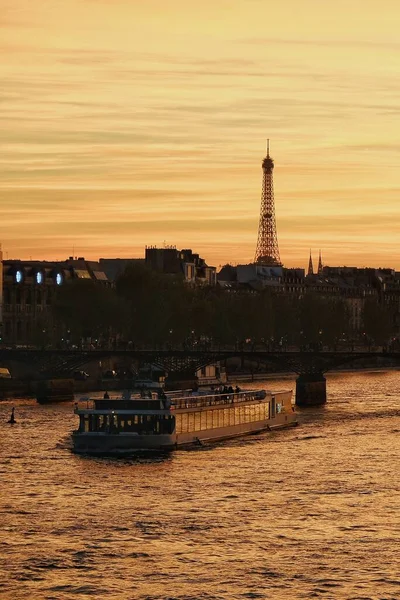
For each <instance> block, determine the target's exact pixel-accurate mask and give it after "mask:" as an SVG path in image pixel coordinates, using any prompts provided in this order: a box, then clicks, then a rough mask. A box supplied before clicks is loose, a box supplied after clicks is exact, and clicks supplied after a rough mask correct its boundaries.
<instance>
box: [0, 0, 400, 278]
mask: <svg viewBox="0 0 400 600" xmlns="http://www.w3.org/2000/svg"><path fill="white" fill-rule="evenodd" d="M399 31H400V3H399V2H398V0H382V1H381V2H376V0H374V1H372V0H346V1H344V0H335V2H328V1H327V0H326V1H325V0H279V1H272V0H237V1H235V0H229V1H228V0H212V1H211V0H202V1H201V2H198V1H196V2H194V1H192V0H186V1H183V0H168V2H166V1H165V0H0V47H1V53H0V81H1V86H0V118H1V138H0V139H1V141H0V145H1V152H0V161H1V178H0V241H1V242H2V245H3V250H4V252H5V256H6V257H8V258H21V259H29V258H30V257H32V259H48V260H54V259H65V258H67V257H68V256H70V255H72V254H73V253H74V254H75V255H79V256H85V257H86V258H88V259H97V258H99V257H141V256H143V255H144V247H145V245H146V244H147V245H158V246H160V247H162V245H163V244H164V243H166V244H171V245H176V246H177V247H178V248H187V247H189V248H192V249H193V250H194V251H196V252H199V253H200V254H201V255H202V256H204V258H206V260H207V262H208V263H209V264H212V265H215V266H217V267H218V266H219V265H222V264H224V263H227V262H232V263H243V262H249V261H252V260H253V258H254V252H255V246H256V241H257V240H256V238H257V229H258V218H259V208H260V193H261V177H262V171H261V162H262V158H263V156H264V155H265V140H266V138H270V139H271V155H272V157H273V158H274V160H275V171H274V184H275V205H276V217H277V229H278V240H279V247H280V254H281V259H282V261H283V263H284V265H285V266H289V267H290V266H301V267H305V266H306V265H307V262H308V254H309V249H310V248H312V249H313V253H314V258H315V260H317V259H318V249H319V248H321V250H322V256H323V261H324V263H325V264H329V265H343V264H346V265H355V266H389V267H392V268H396V269H400V254H399V240H400V203H399V196H400V194H399V192H400V170H399V166H398V164H399V157H400V143H399V139H400V34H399Z"/></svg>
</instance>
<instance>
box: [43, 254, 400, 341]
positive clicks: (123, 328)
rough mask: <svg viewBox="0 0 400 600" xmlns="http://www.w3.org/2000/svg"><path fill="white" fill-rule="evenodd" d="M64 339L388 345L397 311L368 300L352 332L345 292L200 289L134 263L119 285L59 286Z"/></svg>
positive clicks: (57, 312)
mask: <svg viewBox="0 0 400 600" xmlns="http://www.w3.org/2000/svg"><path fill="white" fill-rule="evenodd" d="M53 316H54V323H55V326H54V327H55V329H56V330H57V337H58V339H61V338H63V339H64V341H65V340H66V341H67V342H68V343H71V344H79V343H80V342H81V340H82V339H88V338H91V339H92V340H97V341H98V342H97V343H99V344H103V343H104V344H106V343H110V341H111V340H113V341H114V343H118V344H127V343H129V342H130V343H131V344H135V345H136V346H140V345H150V346H154V345H166V344H167V345H170V346H173V347H177V346H178V345H179V346H182V345H183V347H190V345H193V344H198V343H214V344H221V345H227V344H229V345H232V344H244V343H246V342H247V343H254V344H265V345H266V346H267V345H268V346H271V345H277V344H279V345H284V346H288V345H296V346H302V345H313V344H314V345H315V344H323V345H331V346H332V345H335V344H337V343H338V342H340V340H346V341H352V340H353V341H360V339H361V340H364V341H365V343H369V344H385V343H387V341H388V339H389V338H390V336H391V335H392V333H393V331H392V318H391V315H390V314H389V312H388V311H387V310H385V308H384V307H382V306H381V305H380V304H379V303H377V302H376V301H374V300H368V301H367V302H366V303H365V305H364V312H363V331H362V332H359V333H358V334H357V336H358V339H357V340H356V334H355V332H353V331H351V327H350V324H351V321H350V314H349V311H348V306H347V304H346V302H345V301H344V300H343V299H340V298H335V297H323V296H321V295H317V294H311V293H310V294H305V295H304V296H303V297H302V298H300V299H297V298H293V297H291V296H284V295H281V294H277V293H274V292H273V291H272V290H270V289H264V290H262V291H254V292H250V291H247V290H243V291H241V290H238V291H235V290H233V289H230V290H224V289H222V288H220V287H218V286H216V287H201V288H197V287H196V288H194V287H190V286H188V285H187V284H185V282H184V280H183V278H182V277H179V276H171V275H163V274H159V273H156V272H154V271H152V270H150V269H149V268H148V267H147V266H146V265H142V264H139V265H131V266H130V267H128V268H127V269H126V271H125V272H124V273H123V274H122V275H121V276H120V277H119V278H118V280H117V281H116V284H115V287H113V288H109V287H105V286H100V285H98V284H96V283H94V282H92V281H88V280H75V281H73V282H71V283H69V284H67V285H64V286H62V287H60V288H59V290H58V294H57V296H56V298H55V301H54V305H53Z"/></svg>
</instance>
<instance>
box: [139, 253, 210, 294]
mask: <svg viewBox="0 0 400 600" xmlns="http://www.w3.org/2000/svg"><path fill="white" fill-rule="evenodd" d="M145 262H146V265H148V266H149V267H150V268H151V269H152V270H154V271H158V272H160V273H165V274H171V275H182V276H183V278H184V279H185V281H187V282H188V283H192V284H194V285H215V284H216V281H217V276H216V268H215V267H210V266H209V265H207V263H206V261H205V259H204V258H201V257H200V256H199V255H198V254H195V253H194V252H192V250H190V249H185V250H177V249H176V247H175V246H167V247H165V248H157V247H155V246H146V257H145Z"/></svg>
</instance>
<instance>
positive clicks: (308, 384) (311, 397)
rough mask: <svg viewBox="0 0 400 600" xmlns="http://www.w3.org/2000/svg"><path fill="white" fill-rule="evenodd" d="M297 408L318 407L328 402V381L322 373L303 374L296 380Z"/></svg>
mask: <svg viewBox="0 0 400 600" xmlns="http://www.w3.org/2000/svg"><path fill="white" fill-rule="evenodd" d="M295 402H296V406H318V405H321V404H325V402H326V379H325V377H324V374H323V373H322V372H319V373H301V374H300V375H299V376H298V378H297V379H296V400H295Z"/></svg>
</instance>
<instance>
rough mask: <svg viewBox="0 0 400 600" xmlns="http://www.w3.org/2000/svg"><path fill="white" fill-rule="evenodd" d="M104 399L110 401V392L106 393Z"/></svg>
mask: <svg viewBox="0 0 400 600" xmlns="http://www.w3.org/2000/svg"><path fill="white" fill-rule="evenodd" d="M103 398H104V400H109V399H110V394H109V393H108V392H104V396H103Z"/></svg>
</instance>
